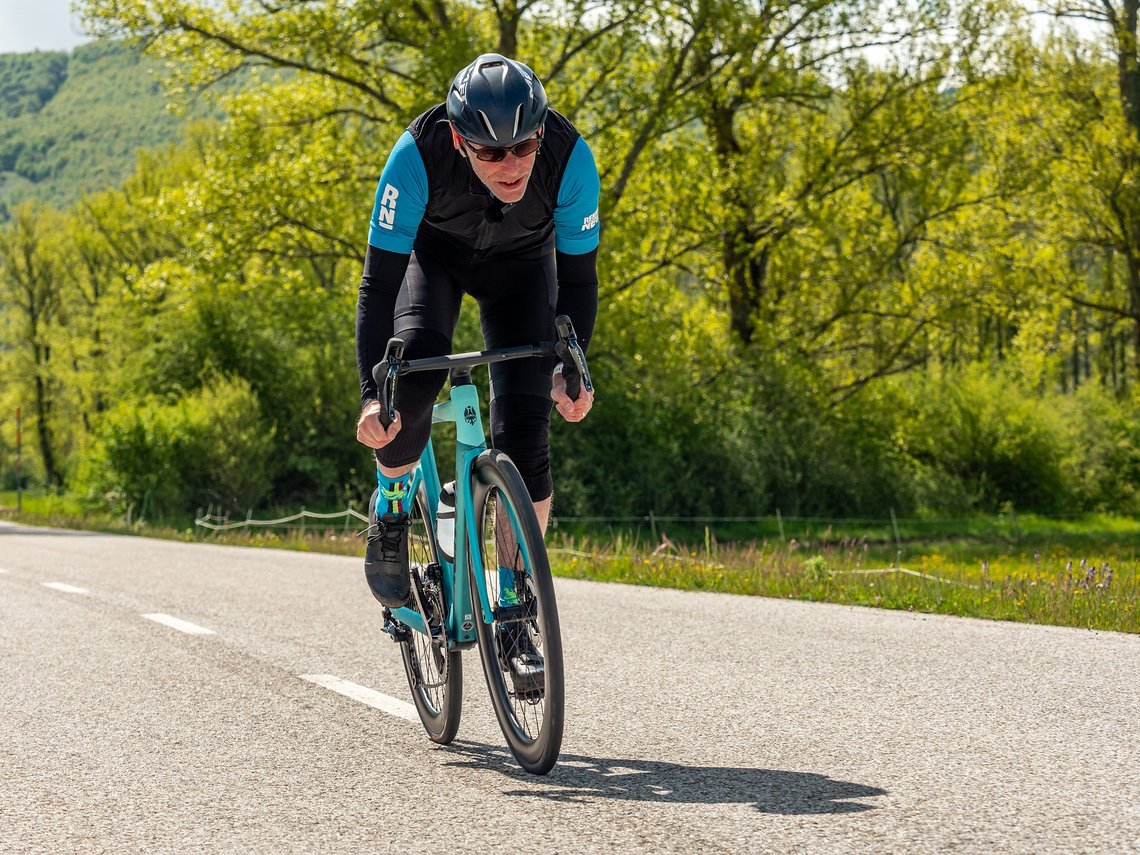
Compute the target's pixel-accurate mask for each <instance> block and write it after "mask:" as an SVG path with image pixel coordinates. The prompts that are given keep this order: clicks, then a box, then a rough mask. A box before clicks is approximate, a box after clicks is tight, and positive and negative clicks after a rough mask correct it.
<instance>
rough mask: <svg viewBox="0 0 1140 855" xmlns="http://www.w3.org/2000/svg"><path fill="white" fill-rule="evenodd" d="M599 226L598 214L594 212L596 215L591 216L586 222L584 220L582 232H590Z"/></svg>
mask: <svg viewBox="0 0 1140 855" xmlns="http://www.w3.org/2000/svg"><path fill="white" fill-rule="evenodd" d="M597 224H598V212H597V211H594V213H592V214H590V216H588V217H586V218H585V219H584V220H582V231H584V232H588V231H589V230H590V229H592V228H593V227H594V226H596V225H597Z"/></svg>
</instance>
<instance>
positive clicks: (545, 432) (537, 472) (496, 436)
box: [491, 395, 554, 502]
mask: <svg viewBox="0 0 1140 855" xmlns="http://www.w3.org/2000/svg"><path fill="white" fill-rule="evenodd" d="M550 408H551V400H550V398H540V397H538V396H537V395H503V396H501V397H497V398H495V400H493V401H492V402H491V441H492V443H493V444H494V446H495V448H498V449H501V450H502V451H504V452H506V454H507V455H508V456H509V457H510V458H511V460H512V461H513V462H514V464H515V466H516V467H518V470H519V474H520V475H522V478H523V483H525V484H526V489H527V492H528V493H529V494H530V498H531V501H534V502H540V501H542V500H543V499H547V498H549V497H550V495H551V493H552V492H553V487H554V483H553V479H552V478H551V474H550Z"/></svg>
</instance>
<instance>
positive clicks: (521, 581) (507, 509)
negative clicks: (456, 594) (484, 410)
mask: <svg viewBox="0 0 1140 855" xmlns="http://www.w3.org/2000/svg"><path fill="white" fill-rule="evenodd" d="M476 482H477V486H478V488H477V491H476V499H477V504H476V507H475V514H476V522H477V524H478V528H479V533H480V535H481V538H480V540H481V543H480V544H479V545H480V548H481V555H482V558H483V566H484V580H485V582H486V587H487V594H488V599H489V601H490V603H491V605H492V609H493V611H494V615H495V622H494V624H493V625H491V626H488V625H487V624H485V623H483V622H482V621H480V622H479V623H478V631H479V651H480V658H481V659H482V662H483V673H484V675H485V677H486V678H487V687H488V689H489V690H490V692H491V698H492V702H493V704H494V706H495V713H496V716H497V717H498V719H499V724H500V726H501V728H502V730H503V735H504V736H505V737H506V739H507V743H508V745H509V746H510V748H511V751H512V753H513V754H514V755H515V757H516V759H518V761H519V763H520V764H521V765H522V766H523V767H524V768H525V769H527V770H528V771H531V772H535V773H538V774H543V773H545V772H548V771H549V770H550V769H551V768H552V767H553V765H554V763H555V761H556V760H557V759H558V752H559V750H560V749H561V743H562V728H563V719H564V706H565V700H564V685H563V672H562V643H561V637H560V634H559V626H558V610H557V606H556V603H555V600H554V585H553V581H552V579H551V576H550V565H549V562H548V559H547V556H546V548H545V546H544V544H543V541H542V535H541V530H540V529H539V526H538V520H537V518H536V517H535V515H534V507H533V504H532V503H531V501H530V497H529V495H528V494H527V492H526V488H525V486H523V482H522V478H521V476H519V474H518V470H517V469H515V467H514V464H513V463H511V462H510V460H509V458H507V457H506V456H505V455H503V454H502V453H501V452H495V451H492V452H488V453H487V454H486V455H484V456H482V457H480V458H479V461H478V463H477V467H476ZM500 568H501V569H500ZM512 589H513V596H512V594H511V591H512ZM517 657H521V661H524V662H529V663H532V664H533V663H534V662H536V661H538V662H541V666H542V667H541V671H540V672H539V676H538V678H537V679H535V678H534V672H533V671H531V672H529V675H530V676H529V679H528V678H527V673H522V674H521V675H520V672H519V670H517V669H514V668H512V663H511V660H512V658H517Z"/></svg>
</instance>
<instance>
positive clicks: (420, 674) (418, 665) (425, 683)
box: [400, 484, 463, 745]
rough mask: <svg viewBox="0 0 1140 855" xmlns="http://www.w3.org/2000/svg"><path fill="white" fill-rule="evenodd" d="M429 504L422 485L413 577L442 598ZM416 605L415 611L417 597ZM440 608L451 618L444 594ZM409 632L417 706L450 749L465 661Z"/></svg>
mask: <svg viewBox="0 0 1140 855" xmlns="http://www.w3.org/2000/svg"><path fill="white" fill-rule="evenodd" d="M427 501H428V498H427V491H426V490H425V489H424V486H423V485H422V484H421V485H420V488H419V490H418V491H417V492H416V500H415V501H414V502H413V503H412V508H411V520H412V524H411V527H410V528H409V530H408V561H409V564H410V565H411V570H412V573H413V579H412V584H413V585H417V584H418V585H419V586H420V590H421V596H425V595H426V597H427V598H430V599H432V600H436V599H437V598H436V597H434V596H432V595H431V593H430V592H431V591H432V589H433V587H434V586H436V585H438V584H439V581H437V580H435V579H431V578H428V577H429V576H434V575H435V574H438V573H440V572H441V571H440V563H439V547H438V545H437V543H436V539H435V532H434V531H433V529H432V527H431V514H430V513H429V512H428V505H427ZM417 575H418V580H417V578H416V576H417ZM411 605H412V607H413V608H414V607H415V603H414V598H413V602H412V603H411ZM437 608H438V610H439V611H440V612H441V614H442V615H446V612H445V611H444V603H443V599H442V596H439V597H438V605H437ZM429 611H430V608H429ZM408 633H409V637H408V640H407V641H404V642H402V643H401V644H400V653H401V655H402V656H403V660H404V672H405V673H406V674H407V677H408V688H410V689H411V692H412V703H413V705H414V706H415V708H416V712H417V713H419V716H420V721H421V722H422V723H423V726H424V730H426V731H427V734H428V738H429V739H431V741H432V742H436V743H438V744H440V745H447V744H448V743H449V742H451V741H452V740H453V739H455V734H456V733H457V732H458V731H459V718H460V715H461V713H462V707H463V657H462V656H461V655H460V651H458V650H448V649H447V648H446V645H445V643H437V642H436V641H435V639H434V638H432V639H429V637H428V636H427V635H425V634H424V633H421V632H417V631H416V630H414V629H410V628H409V629H408ZM440 637H441V638H442V636H440Z"/></svg>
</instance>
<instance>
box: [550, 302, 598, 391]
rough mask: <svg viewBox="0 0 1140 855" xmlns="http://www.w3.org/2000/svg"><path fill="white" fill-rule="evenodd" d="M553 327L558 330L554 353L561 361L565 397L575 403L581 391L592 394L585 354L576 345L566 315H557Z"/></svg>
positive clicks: (575, 338) (570, 324)
mask: <svg viewBox="0 0 1140 855" xmlns="http://www.w3.org/2000/svg"><path fill="white" fill-rule="evenodd" d="M554 327H555V329H557V330H558V341H557V342H555V343H554V352H555V354H557V356H558V358H559V359H560V360H562V376H563V378H564V379H565V380H566V395H567V396H568V397H569V398H570V400H571V401H577V400H578V395H579V394H580V393H581V390H582V389H585V390H586V391H587V392H589V393H591V394H593V392H594V384H593V383H592V382H590V370H589V369H588V368H587V367H586V354H585V353H584V352H583V350H582V346H581V345H580V344H579V343H578V336H577V335H575V333H574V324H573V323H571V321H570V317H569V316H568V315H559V316H558V317H557V318H555V319H554Z"/></svg>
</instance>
